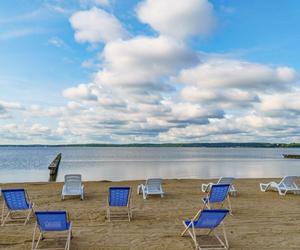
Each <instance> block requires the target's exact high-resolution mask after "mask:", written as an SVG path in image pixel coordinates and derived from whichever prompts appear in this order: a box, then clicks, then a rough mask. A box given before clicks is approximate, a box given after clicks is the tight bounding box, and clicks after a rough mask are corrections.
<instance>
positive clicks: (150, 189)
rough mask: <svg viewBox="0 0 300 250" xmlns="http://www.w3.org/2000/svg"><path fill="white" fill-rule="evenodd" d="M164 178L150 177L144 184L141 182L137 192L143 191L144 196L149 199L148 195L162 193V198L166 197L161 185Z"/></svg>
mask: <svg viewBox="0 0 300 250" xmlns="http://www.w3.org/2000/svg"><path fill="white" fill-rule="evenodd" d="M161 182H162V179H159V178H153V179H148V180H146V182H145V185H144V184H140V185H138V187H137V193H138V194H140V193H141V192H142V193H143V198H144V199H147V196H148V195H160V197H161V198H163V197H164V191H163V189H162V186H161Z"/></svg>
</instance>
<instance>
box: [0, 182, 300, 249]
mask: <svg viewBox="0 0 300 250" xmlns="http://www.w3.org/2000/svg"><path fill="white" fill-rule="evenodd" d="M269 181H270V180H269V179H240V180H236V181H235V186H236V188H237V190H238V196H237V197H233V198H231V202H232V208H233V216H227V218H226V220H225V225H226V229H227V236H228V240H229V245H230V249H300V237H299V233H300V195H292V194H288V195H286V196H279V195H278V193H275V192H267V193H263V192H260V190H259V183H260V182H269ZM207 182H209V181H207V180H195V179H194V180H165V181H164V182H163V188H164V191H165V192H166V195H165V197H164V198H163V199H161V198H160V197H159V196H151V197H149V198H148V199H147V200H143V198H142V195H137V194H136V188H137V185H138V184H140V183H143V181H123V182H85V183H84V185H85V191H86V199H85V200H84V201H81V200H80V199H79V198H67V199H66V200H65V201H61V200H60V194H61V189H62V186H63V183H53V184H52V183H51V184H50V183H47V184H39V183H30V184H3V185H1V187H2V188H17V187H24V188H26V190H27V191H28V193H29V196H30V198H31V200H32V201H34V202H35V204H36V210H67V211H68V212H69V215H70V219H71V221H73V236H74V238H73V239H72V241H71V249H194V244H193V241H192V239H191V238H190V237H188V236H186V237H180V233H181V232H182V230H183V229H184V227H183V225H182V220H183V219H187V218H191V217H193V216H194V215H195V213H196V212H197V211H198V210H199V209H200V208H201V207H202V202H201V198H202V197H204V195H205V194H204V193H202V192H201V191H200V186H201V184H202V183H207ZM109 186H131V187H132V206H133V220H132V221H131V222H128V221H114V222H108V221H106V220H105V212H106V210H105V208H106V202H107V190H108V187H109ZM1 203H2V201H1ZM1 205H2V204H1ZM34 223H35V220H34V218H32V219H31V220H30V222H29V223H28V224H27V225H26V226H22V225H9V226H4V227H0V248H1V249H22V250H23V249H31V240H32V232H33V228H34ZM200 239H201V238H200ZM52 246H53V247H59V246H64V240H54V241H50V240H45V241H44V242H43V243H42V245H41V247H52Z"/></svg>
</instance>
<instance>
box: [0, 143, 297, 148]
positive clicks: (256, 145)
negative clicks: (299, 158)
mask: <svg viewBox="0 0 300 250" xmlns="http://www.w3.org/2000/svg"><path fill="white" fill-rule="evenodd" d="M0 147H204V148H226V147H231V148H232V147H233V148H240V147H247V148H290V147H291V148H300V143H294V142H293V143H268V142H242V143H237V142H212V143H209V142H203V143H198V142H195V143H193V142H192V143H185V142H183V143H126V144H121V143H81V144H77V143H74V144H0Z"/></svg>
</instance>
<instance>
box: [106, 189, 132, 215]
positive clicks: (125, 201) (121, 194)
mask: <svg viewBox="0 0 300 250" xmlns="http://www.w3.org/2000/svg"><path fill="white" fill-rule="evenodd" d="M130 195H131V188H130V187H110V188H109V191H108V205H107V218H108V220H109V221H110V220H111V217H112V213H111V212H112V211H111V208H113V207H119V208H122V207H124V208H126V209H127V213H126V215H127V217H128V220H129V221H130V219H131V217H132V212H131V208H130ZM121 213H122V212H121ZM114 214H116V215H117V217H120V216H119V215H120V211H118V213H114Z"/></svg>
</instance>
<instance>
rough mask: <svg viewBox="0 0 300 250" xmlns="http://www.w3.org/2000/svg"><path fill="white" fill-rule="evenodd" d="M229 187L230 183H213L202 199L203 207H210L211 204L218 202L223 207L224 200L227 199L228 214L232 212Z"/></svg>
mask: <svg viewBox="0 0 300 250" xmlns="http://www.w3.org/2000/svg"><path fill="white" fill-rule="evenodd" d="M229 187H230V184H213V185H212V186H211V189H210V191H209V193H208V195H207V196H206V197H204V198H203V199H202V201H203V203H204V206H203V208H208V209H211V208H212V206H213V205H215V204H219V205H220V207H221V208H223V206H224V203H225V201H227V204H228V208H229V211H230V214H232V209H231V202H230V199H229V195H228V192H229Z"/></svg>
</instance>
